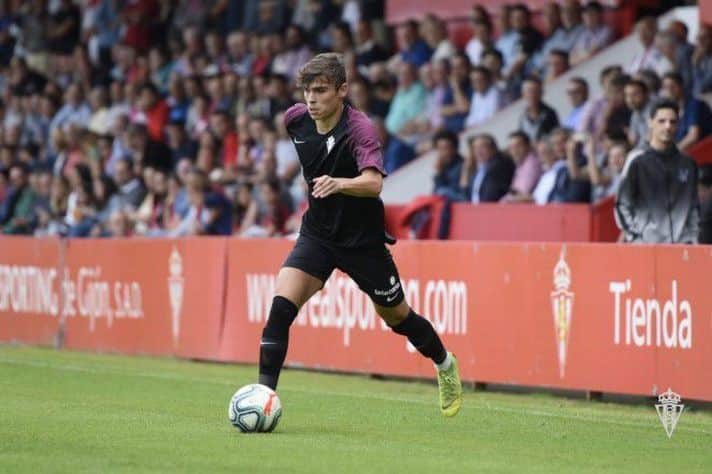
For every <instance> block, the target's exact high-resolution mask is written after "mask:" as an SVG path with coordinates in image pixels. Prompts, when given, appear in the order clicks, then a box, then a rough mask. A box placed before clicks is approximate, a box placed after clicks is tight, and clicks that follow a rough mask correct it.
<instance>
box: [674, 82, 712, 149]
mask: <svg viewBox="0 0 712 474" xmlns="http://www.w3.org/2000/svg"><path fill="white" fill-rule="evenodd" d="M662 95H663V96H664V97H666V98H668V99H670V100H672V101H673V102H675V103H676V104H677V106H678V107H679V110H680V111H682V114H681V115H680V117H679V118H680V121H679V123H677V124H676V127H675V128H676V131H677V133H676V135H675V140H676V142H677V147H678V148H680V149H681V150H684V149H685V148H687V147H689V146H690V145H692V144H694V143H697V142H698V141H700V140H702V139H703V138H705V137H706V136H707V135H709V134H710V132H711V131H712V112H710V108H709V106H708V105H707V104H705V103H704V102H703V101H701V100H700V99H698V98H696V97H693V96H691V95H686V94H685V89H684V81H683V79H682V76H681V75H680V74H678V73H676V72H669V73H667V74H665V76H663V86H662Z"/></svg>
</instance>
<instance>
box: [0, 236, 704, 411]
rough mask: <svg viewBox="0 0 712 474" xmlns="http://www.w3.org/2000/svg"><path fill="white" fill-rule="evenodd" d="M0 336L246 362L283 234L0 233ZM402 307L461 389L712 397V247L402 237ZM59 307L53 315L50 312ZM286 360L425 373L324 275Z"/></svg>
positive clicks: (340, 278)
mask: <svg viewBox="0 0 712 474" xmlns="http://www.w3.org/2000/svg"><path fill="white" fill-rule="evenodd" d="M2 243H3V245H0V341H12V340H19V341H23V342H27V343H30V344H48V343H51V342H52V340H53V337H54V335H55V334H56V333H57V330H58V326H59V321H60V320H61V319H62V316H61V315H62V314H64V315H65V320H66V324H65V339H64V344H65V346H66V347H69V348H74V349H85V350H97V351H117V352H122V353H127V354H137V353H148V354H173V355H177V356H181V357H188V358H203V359H213V360H224V361H239V362H249V363H253V362H256V361H257V357H258V349H259V338H260V334H261V331H262V327H263V325H264V322H265V320H266V318H267V315H268V312H269V306H270V303H271V300H272V297H273V293H274V284H275V278H276V274H277V272H278V270H279V268H280V266H281V264H282V262H283V261H284V258H285V257H286V255H287V253H288V252H289V250H290V249H291V247H292V245H293V242H290V241H286V240H239V239H219V238H216V239H209V238H201V239H187V240H176V241H169V240H127V241H122V240H102V241H92V240H85V241H72V242H70V243H60V242H58V241H54V240H36V239H3V240H2ZM392 251H393V254H394V257H395V259H396V262H397V263H398V266H399V269H400V275H401V279H402V281H401V284H402V285H403V287H404V290H405V293H406V295H407V298H408V301H409V302H410V303H411V305H412V306H413V308H414V309H415V310H416V311H417V312H419V313H421V314H423V315H424V316H426V317H427V318H428V319H430V321H431V322H432V323H433V325H434V327H435V328H436V330H437V331H438V332H439V333H440V334H441V335H442V337H443V340H444V341H445V343H446V345H447V346H448V348H449V349H451V350H452V351H453V352H455V354H456V355H457V356H458V358H459V360H460V365H461V370H462V375H463V378H464V379H465V380H469V381H480V382H493V383H506V384H518V385H531V386H546V387H559V388H567V389H580V390H594V391H604V392H617V393H630V394H640V395H653V394H655V393H658V392H662V391H665V390H666V389H667V388H668V387H671V388H672V389H673V390H675V391H676V392H677V393H679V394H680V395H681V396H683V398H690V399H702V400H712V295H711V294H710V292H709V291H708V290H707V287H708V283H707V281H708V280H707V273H708V271H709V269H710V268H712V247H703V246H700V247H684V246H623V245H610V244H558V243H557V244H551V243H549V244H519V243H508V244H502V243H477V242H437V241H431V242H425V241H404V242H400V243H398V244H397V245H396V246H394V247H393V248H392ZM60 308H62V309H64V312H62V311H61V310H60ZM287 362H288V364H290V365H292V366H303V367H311V368H320V369H329V370H340V371H354V372H365V373H379V374H390V375H403V376H414V377H431V376H433V375H434V372H433V367H432V364H431V363H430V362H429V361H427V360H425V359H423V358H422V357H420V356H419V355H418V354H417V353H416V352H415V351H414V350H413V348H412V347H410V346H409V345H408V344H407V342H406V341H405V340H404V339H403V338H402V337H400V336H397V335H395V334H393V333H392V331H390V330H389V328H388V327H387V326H385V325H384V324H383V323H382V322H381V321H380V319H379V318H378V317H377V315H376V314H375V313H374V311H373V308H372V306H371V304H370V302H369V300H368V298H367V296H365V295H364V294H363V293H361V292H360V290H359V289H358V288H357V287H356V285H355V284H354V283H353V282H352V281H351V280H350V279H349V278H348V277H347V276H346V275H344V274H342V273H340V272H335V273H334V274H333V275H332V277H331V278H330V279H329V281H328V282H327V283H326V285H325V287H324V289H323V290H322V291H320V292H319V293H318V294H317V295H315V297H314V298H312V300H310V301H309V302H308V303H307V304H306V305H305V306H304V308H302V311H301V313H300V316H299V317H298V318H297V320H296V322H295V325H294V327H293V330H292V333H291V339H290V351H289V355H288V359H287Z"/></svg>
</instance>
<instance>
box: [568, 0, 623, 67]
mask: <svg viewBox="0 0 712 474" xmlns="http://www.w3.org/2000/svg"><path fill="white" fill-rule="evenodd" d="M583 24H584V30H583V31H582V32H581V34H580V36H579V37H578V39H577V40H576V42H575V43H574V45H573V47H572V48H571V56H570V61H571V65H572V66H577V65H579V64H581V63H582V62H584V61H586V60H588V59H589V58H591V57H593V56H595V55H596V54H598V53H599V52H600V51H601V50H602V49H603V48H605V47H606V46H608V45H609V44H610V43H611V42H612V41H613V30H611V27H610V26H608V25H607V24H605V23H604V21H603V6H602V5H601V4H600V3H599V2H597V1H595V0H594V1H590V2H588V3H587V4H586V6H585V7H584V9H583Z"/></svg>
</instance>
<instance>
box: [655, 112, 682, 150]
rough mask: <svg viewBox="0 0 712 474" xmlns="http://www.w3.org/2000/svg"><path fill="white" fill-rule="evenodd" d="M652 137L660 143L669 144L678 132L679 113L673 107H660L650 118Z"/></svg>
mask: <svg viewBox="0 0 712 474" xmlns="http://www.w3.org/2000/svg"><path fill="white" fill-rule="evenodd" d="M650 131H651V135H652V137H653V138H654V139H655V140H657V141H658V142H659V143H661V144H664V145H669V144H671V143H673V141H674V140H675V133H676V132H677V113H676V112H675V111H674V110H672V109H659V110H658V111H657V112H656V113H655V116H654V117H653V118H652V119H650Z"/></svg>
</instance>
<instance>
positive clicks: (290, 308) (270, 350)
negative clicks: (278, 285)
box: [259, 296, 299, 390]
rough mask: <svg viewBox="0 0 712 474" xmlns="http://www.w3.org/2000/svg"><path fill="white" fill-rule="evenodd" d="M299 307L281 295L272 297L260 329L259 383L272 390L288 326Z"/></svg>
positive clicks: (280, 365)
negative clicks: (263, 324)
mask: <svg viewBox="0 0 712 474" xmlns="http://www.w3.org/2000/svg"><path fill="white" fill-rule="evenodd" d="M298 312H299V308H297V306H296V305H295V304H294V303H292V302H291V301H289V300H288V299H287V298H284V297H282V296H275V297H274V299H272V308H271V309H270V311H269V318H267V324H265V328H264V330H263V331H262V340H261V341H260V377H259V383H261V384H262V385H267V386H268V387H270V388H271V389H272V390H275V389H276V388H277V381H278V380H279V372H280V370H282V365H283V364H284V358H285V357H286V356H287V347H288V346H289V327H290V326H291V325H292V322H294V319H295V318H296V317H297V313H298Z"/></svg>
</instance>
